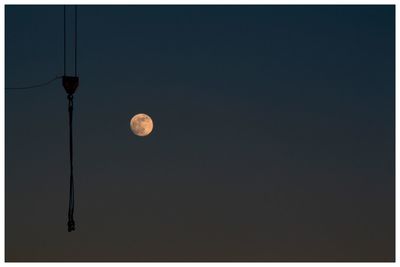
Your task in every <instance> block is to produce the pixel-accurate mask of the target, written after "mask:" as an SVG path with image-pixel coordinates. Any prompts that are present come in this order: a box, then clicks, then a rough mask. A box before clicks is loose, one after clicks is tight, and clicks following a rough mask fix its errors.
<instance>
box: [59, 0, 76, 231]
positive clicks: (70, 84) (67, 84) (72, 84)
mask: <svg viewBox="0 0 400 267" xmlns="http://www.w3.org/2000/svg"><path fill="white" fill-rule="evenodd" d="M65 10H66V7H65V6H64V68H65V69H64V72H66V66H67V64H66V30H65V29H66V26H65V24H66V11H65ZM77 14H78V8H77V6H75V36H74V37H75V38H74V46H75V68H74V72H75V76H67V75H66V74H64V76H63V86H64V88H65V91H66V92H67V94H68V96H67V98H68V115H69V120H68V121H69V166H70V179H69V205H68V224H67V225H68V232H71V231H74V230H75V221H74V205H75V204H74V197H75V194H74V168H73V142H72V141H73V140H72V136H73V135H72V112H73V99H74V96H73V95H74V93H75V90H76V89H77V88H78V86H79V77H78V76H77V73H78V71H77V70H78V68H77V66H78V64H77V50H78V18H77V17H78V16H77Z"/></svg>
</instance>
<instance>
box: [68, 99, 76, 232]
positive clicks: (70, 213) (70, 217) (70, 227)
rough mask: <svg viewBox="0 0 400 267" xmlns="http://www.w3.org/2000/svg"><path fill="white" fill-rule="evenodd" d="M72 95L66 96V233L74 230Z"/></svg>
mask: <svg viewBox="0 0 400 267" xmlns="http://www.w3.org/2000/svg"><path fill="white" fill-rule="evenodd" d="M73 99H74V97H73V95H72V94H71V95H68V114H69V168H70V178H69V208H68V232H71V231H74V230H75V221H74V166H73V153H72V152H73V151H72V147H73V146H72V111H73V105H74V102H73Z"/></svg>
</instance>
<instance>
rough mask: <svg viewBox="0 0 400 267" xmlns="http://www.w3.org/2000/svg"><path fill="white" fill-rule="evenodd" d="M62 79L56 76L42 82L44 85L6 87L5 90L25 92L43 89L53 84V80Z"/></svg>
mask: <svg viewBox="0 0 400 267" xmlns="http://www.w3.org/2000/svg"><path fill="white" fill-rule="evenodd" d="M61 78H62V77H60V76H56V77H55V78H53V79H51V80H49V81H47V82H44V83H39V84H35V85H29V86H23V87H6V90H26V89H33V88H37V87H43V86H46V85H48V84H50V83H52V82H54V81H55V80H58V79H61Z"/></svg>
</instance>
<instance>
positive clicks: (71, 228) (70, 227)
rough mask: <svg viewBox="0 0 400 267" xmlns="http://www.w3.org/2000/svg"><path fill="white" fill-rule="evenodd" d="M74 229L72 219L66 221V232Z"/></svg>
mask: <svg viewBox="0 0 400 267" xmlns="http://www.w3.org/2000/svg"><path fill="white" fill-rule="evenodd" d="M71 231H75V222H74V220H73V219H71V220H69V221H68V232H71Z"/></svg>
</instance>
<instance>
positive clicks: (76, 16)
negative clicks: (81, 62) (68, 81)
mask: <svg viewBox="0 0 400 267" xmlns="http://www.w3.org/2000/svg"><path fill="white" fill-rule="evenodd" d="M77 53H78V6H75V76H78V75H77V73H78V68H77V66H78V57H77Z"/></svg>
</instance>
